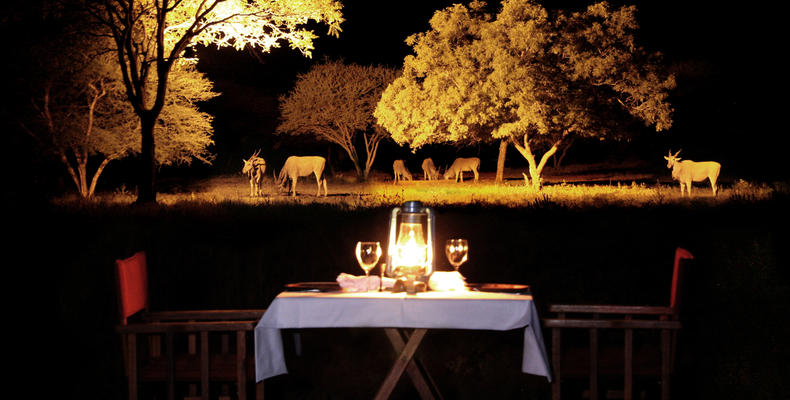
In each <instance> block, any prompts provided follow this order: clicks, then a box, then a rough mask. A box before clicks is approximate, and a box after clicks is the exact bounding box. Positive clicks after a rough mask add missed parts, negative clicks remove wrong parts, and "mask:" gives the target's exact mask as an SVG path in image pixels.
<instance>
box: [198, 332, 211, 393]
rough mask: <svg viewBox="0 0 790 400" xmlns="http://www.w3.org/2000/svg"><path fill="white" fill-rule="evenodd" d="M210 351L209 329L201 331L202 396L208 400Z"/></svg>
mask: <svg viewBox="0 0 790 400" xmlns="http://www.w3.org/2000/svg"><path fill="white" fill-rule="evenodd" d="M209 356H210V355H209V352H208V331H202V332H200V398H201V399H203V400H208V395H209V387H208V385H209V379H208V367H209Z"/></svg>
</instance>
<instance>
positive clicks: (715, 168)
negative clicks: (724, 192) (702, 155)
mask: <svg viewBox="0 0 790 400" xmlns="http://www.w3.org/2000/svg"><path fill="white" fill-rule="evenodd" d="M678 154H680V150H678V152H677V153H675V154H674V155H672V150H670V151H669V155H667V156H665V157H664V159H665V160H667V168H672V179H675V180H677V181H680V195H681V196H683V187H684V186H685V190H686V191H687V192H688V195H689V196H691V183H692V182H701V181H704V180H705V179H708V180H710V186H711V188H712V189H713V195H714V196H716V191H717V190H716V181H717V180H718V179H719V171H721V164H719V163H717V162H715V161H702V162H697V161H691V160H683V161H680V157H678Z"/></svg>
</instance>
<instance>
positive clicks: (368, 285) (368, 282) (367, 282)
mask: <svg viewBox="0 0 790 400" xmlns="http://www.w3.org/2000/svg"><path fill="white" fill-rule="evenodd" d="M380 280H381V278H379V277H378V276H377V275H372V276H369V277H367V278H366V277H365V276H364V275H362V276H355V275H351V274H347V273H345V272H341V273H340V275H338V276H337V283H339V284H340V288H342V289H343V291H346V292H366V291H369V290H379V281H380ZM394 285H395V279H392V278H388V277H384V285H383V286H382V287H383V288H384V289H389V288H391V287H392V286H394Z"/></svg>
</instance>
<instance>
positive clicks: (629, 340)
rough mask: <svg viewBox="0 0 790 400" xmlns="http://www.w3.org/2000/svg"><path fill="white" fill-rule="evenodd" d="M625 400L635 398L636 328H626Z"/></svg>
mask: <svg viewBox="0 0 790 400" xmlns="http://www.w3.org/2000/svg"><path fill="white" fill-rule="evenodd" d="M623 350H624V351H623V352H624V353H625V354H624V357H625V360H624V362H625V389H624V390H625V400H631V399H633V393H634V390H633V384H634V330H633V329H626V330H625V346H624V349H623Z"/></svg>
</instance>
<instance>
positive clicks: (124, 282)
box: [115, 251, 148, 325]
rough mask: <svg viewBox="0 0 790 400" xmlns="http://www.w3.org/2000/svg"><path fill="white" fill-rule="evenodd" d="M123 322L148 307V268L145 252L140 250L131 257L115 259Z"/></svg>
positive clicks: (124, 323)
mask: <svg viewBox="0 0 790 400" xmlns="http://www.w3.org/2000/svg"><path fill="white" fill-rule="evenodd" d="M115 266H116V271H117V281H118V297H119V306H120V312H121V323H122V324H123V325H126V322H127V318H129V317H130V316H132V315H134V314H136V313H137V312H139V311H142V310H145V309H147V308H148V270H147V267H146V264H145V252H144V251H139V252H137V253H135V254H134V255H132V256H131V257H129V258H126V259H122V260H115Z"/></svg>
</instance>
